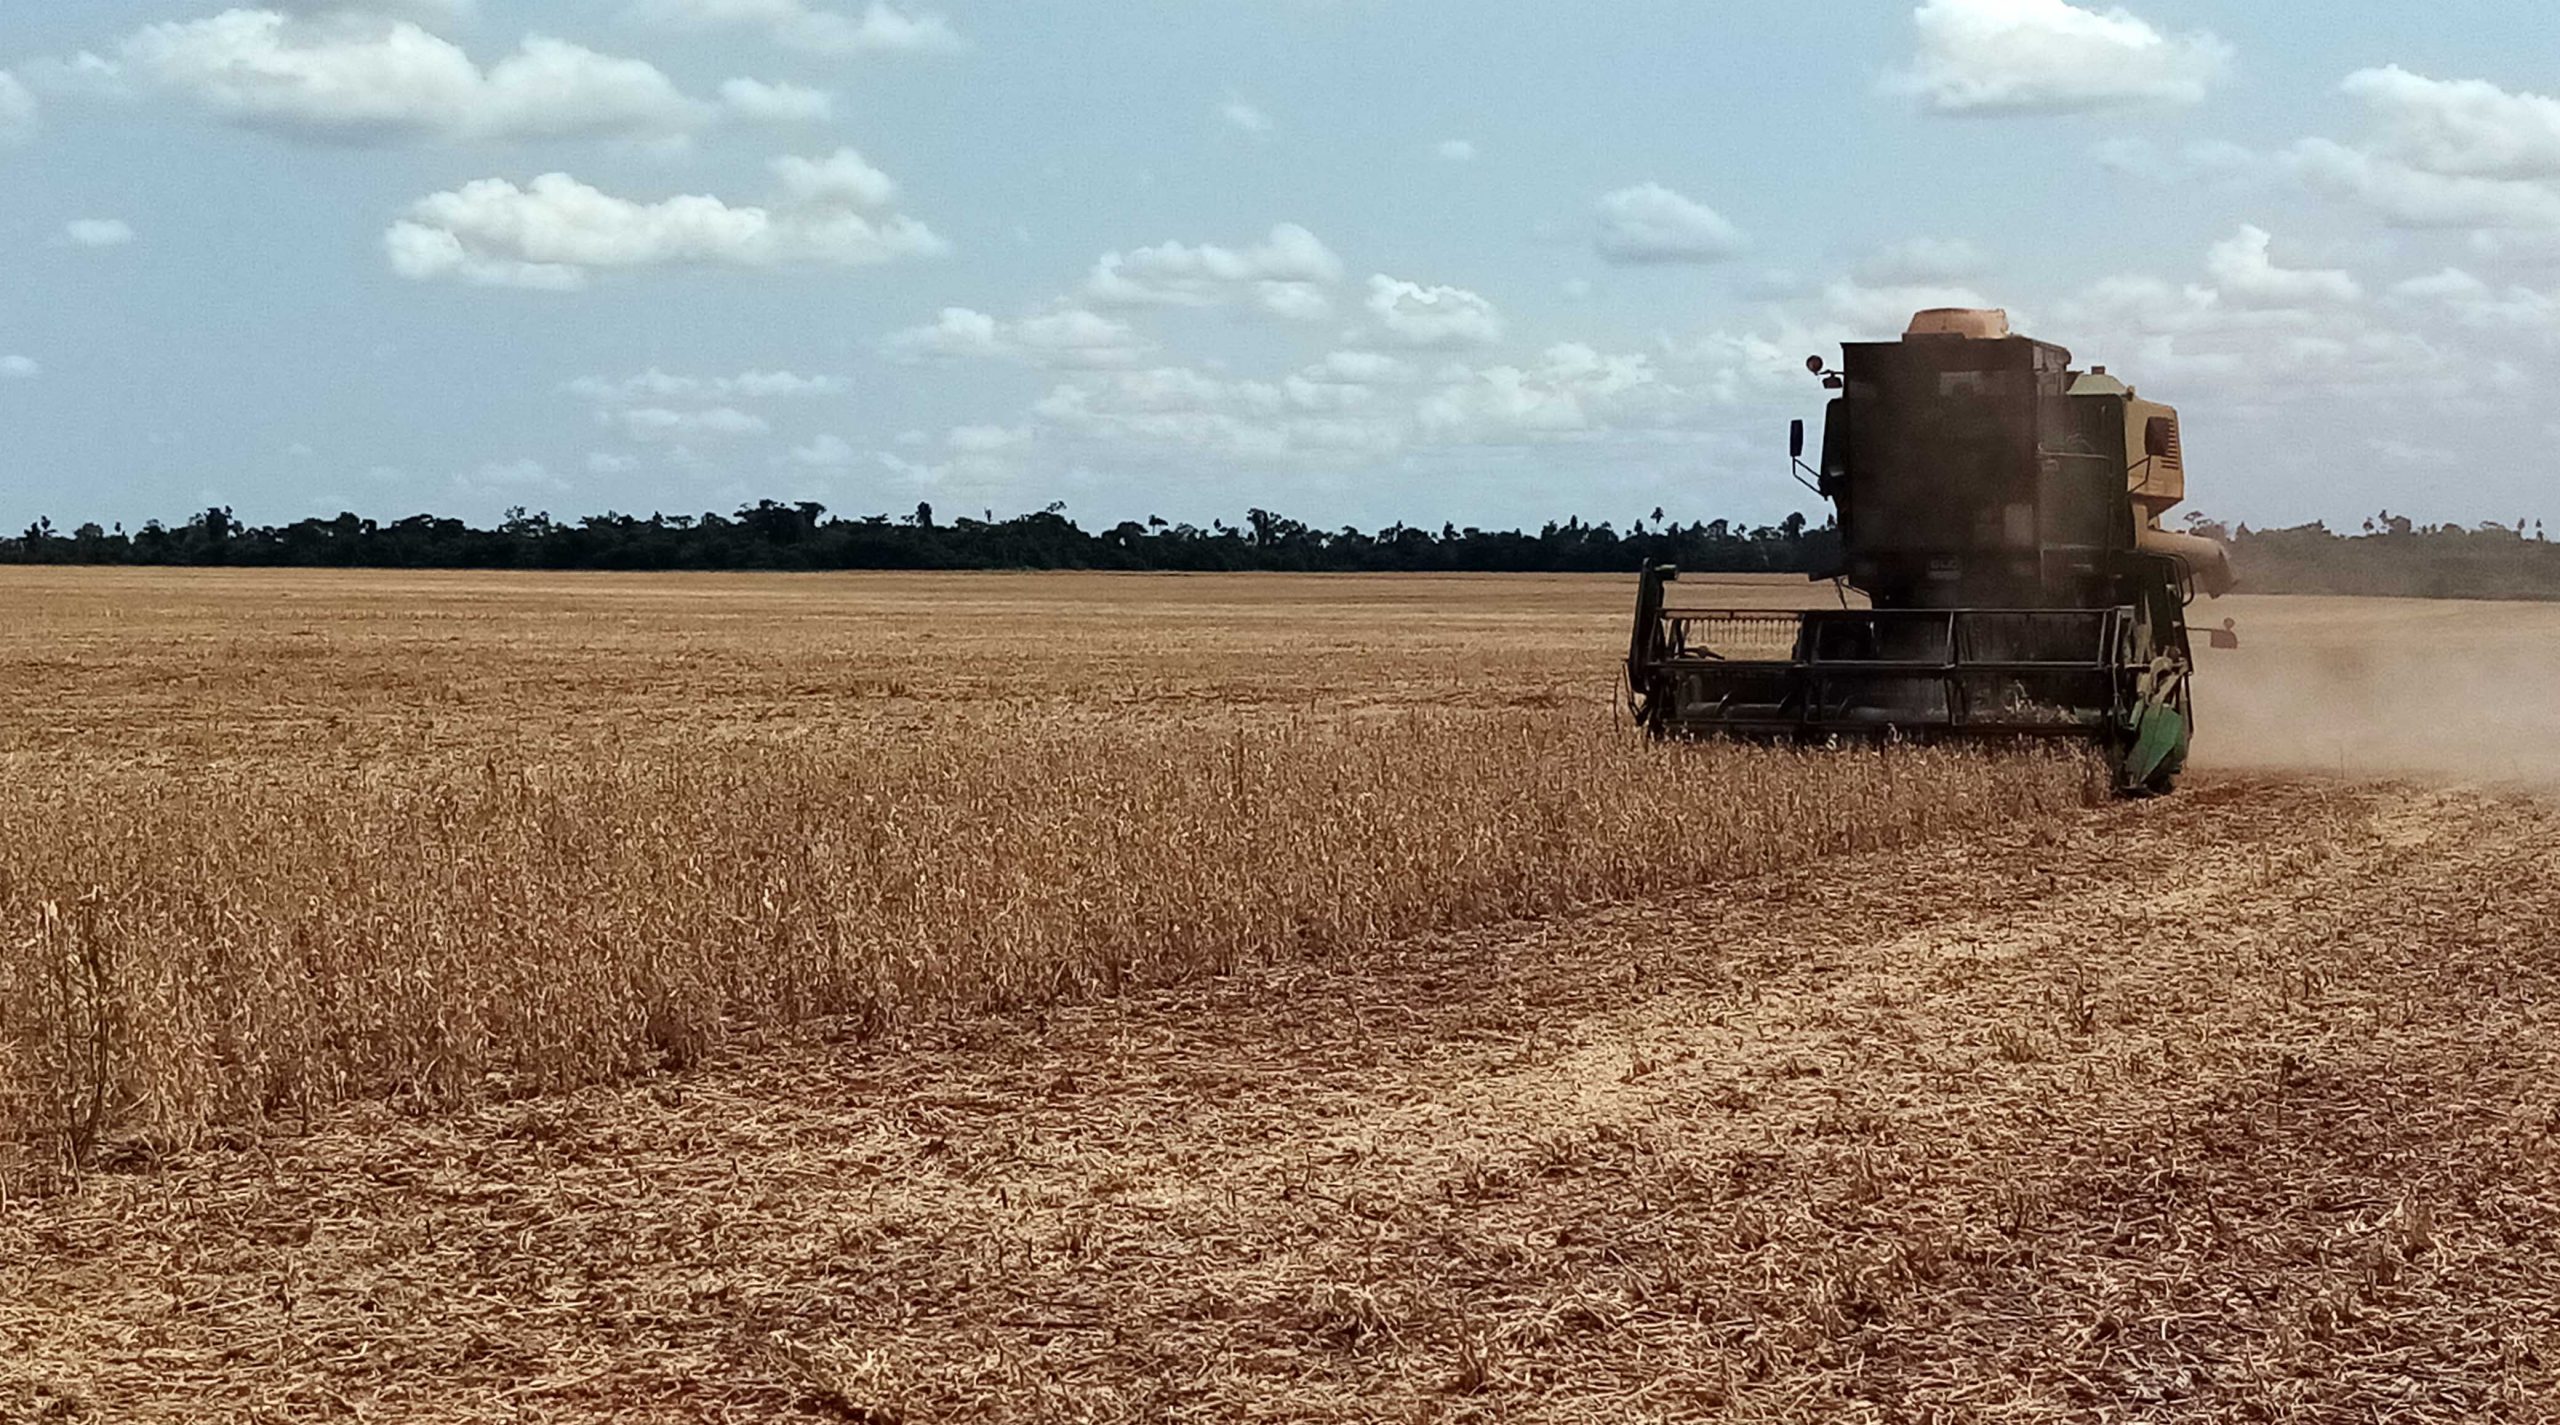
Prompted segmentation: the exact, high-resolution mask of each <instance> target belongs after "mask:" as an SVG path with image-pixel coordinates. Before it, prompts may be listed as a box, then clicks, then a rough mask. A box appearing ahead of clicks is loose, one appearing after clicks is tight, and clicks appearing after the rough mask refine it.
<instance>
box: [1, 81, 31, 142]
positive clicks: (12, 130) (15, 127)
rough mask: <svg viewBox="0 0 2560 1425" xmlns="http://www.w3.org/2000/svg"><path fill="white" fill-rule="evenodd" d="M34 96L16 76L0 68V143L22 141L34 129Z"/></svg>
mask: <svg viewBox="0 0 2560 1425" xmlns="http://www.w3.org/2000/svg"><path fill="white" fill-rule="evenodd" d="M37 112H38V111H37V109H36V96H35V95H33V94H31V93H29V92H27V86H25V85H24V84H21V83H19V82H18V76H16V75H14V74H11V73H10V72H9V71H7V70H5V69H0V144H12V143H23V142H25V141H26V139H27V136H28V135H30V134H33V133H34V132H35V131H36V115H37Z"/></svg>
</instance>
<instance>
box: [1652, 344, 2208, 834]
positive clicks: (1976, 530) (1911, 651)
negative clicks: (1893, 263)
mask: <svg viewBox="0 0 2560 1425" xmlns="http://www.w3.org/2000/svg"><path fill="white" fill-rule="evenodd" d="M1843 352H1844V356H1843V359H1842V362H1841V369H1840V370H1839V371H1836V372H1833V371H1826V370H1824V369H1823V362H1822V359H1821V358H1820V357H1815V358H1813V359H1812V360H1811V361H1809V362H1808V363H1806V364H1807V365H1808V367H1810V368H1811V369H1812V371H1813V372H1814V373H1815V374H1816V375H1818V376H1820V377H1821V378H1822V381H1823V385H1824V386H1825V387H1826V388H1828V389H1831V390H1835V391H1838V392H1839V393H1840V394H1839V395H1838V396H1837V397H1835V398H1834V399H1833V400H1832V401H1831V404H1830V409H1829V412H1828V414H1827V416H1826V419H1825V420H1824V422H1823V432H1822V463H1821V467H1820V468H1819V469H1818V470H1815V471H1813V472H1812V473H1813V474H1814V475H1815V476H1816V479H1815V480H1813V481H1808V482H1807V483H1808V484H1811V485H1812V486H1813V487H1814V488H1815V489H1816V490H1818V491H1819V492H1820V493H1821V494H1822V496H1823V497H1824V498H1826V499H1828V500H1830V501H1832V502H1833V503H1834V504H1835V505H1836V506H1837V507H1838V510H1839V529H1840V544H1841V556H1840V558H1841V562H1840V567H1838V568H1836V569H1829V570H1821V571H1817V572H1816V573H1815V574H1814V576H1813V577H1815V578H1817V579H1834V580H1837V581H1840V582H1841V583H1842V584H1843V585H1845V586H1846V588H1850V589H1856V590H1857V591H1859V592H1860V593H1862V594H1865V595H1866V596H1867V599H1868V601H1869V602H1870V603H1871V604H1872V605H1873V607H1871V608H1849V607H1845V606H1844V607H1842V608H1839V609H1836V610H1835V609H1823V610H1818V611H1815V612H1811V613H1775V612H1769V611H1738V610H1737V611H1710V610H1691V609H1677V608H1673V607H1671V606H1670V604H1669V595H1670V590H1671V587H1672V584H1673V582H1674V581H1675V580H1677V579H1678V578H1679V571H1678V570H1677V569H1674V568H1670V567H1668V566H1661V565H1648V566H1647V567H1646V569H1645V571H1644V582H1643V584H1642V586H1641V588H1640V590H1639V592H1638V594H1637V599H1636V622H1635V635H1634V638H1633V641H1632V643H1631V646H1630V647H1629V649H1628V653H1627V677H1628V684H1629V696H1630V698H1631V700H1632V704H1633V708H1634V711H1635V715H1636V720H1637V722H1638V723H1639V724H1641V725H1642V726H1643V727H1645V728H1646V729H1648V730H1649V731H1651V732H1653V733H1654V734H1656V735H1657V736H1664V737H1735V738H1746V739H1754V740H1760V741H1795V742H1825V741H1830V740H1833V739H1851V738H1863V739H1901V740H1906V741H1913V742H1928V741H1940V740H1947V739H1952V738H1974V739H1983V738H2025V737H2044V738H2072V739H2079V740H2082V741H2086V742H2089V743H2091V744H2094V745H2095V746H2097V747H2098V748H2100V749H2101V750H2102V751H2103V753H2104V755H2105V756H2106V758H2107V759H2108V761H2109V763H2110V765H2111V766H2112V767H2113V768H2114V774H2115V781H2116V787H2117V789H2118V790H2119V791H2120V792H2124V793H2129V794H2143V793H2159V792H2166V791H2168V790H2169V789H2170V788H2171V787H2172V786H2173V785H2174V784H2175V782H2176V780H2177V777H2178V774H2179V772H2180V771H2182V770H2183V769H2184V768H2185V766H2186V760H2187V746H2188V739H2189V736H2190V733H2191V730H2192V728H2193V724H2194V714H2193V704H2192V702H2191V700H2190V697H2189V690H2188V683H2189V680H2190V678H2191V677H2192V676H2193V674H2194V671H2195V656H2194V653H2193V651H2192V650H2191V649H2190V648H2189V646H2188V643H2187V620H2186V607H2187V605H2188V604H2189V603H2191V602H2193V601H2194V598H2195V595H2196V594H2197V592H2198V591H2199V590H2201V591H2202V592H2204V593H2207V594H2210V595H2213V596H2215V597H2219V596H2221V595H2222V594H2223V593H2225V592H2226V591H2228V590H2229V588H2230V587H2231V566H2230V561H2229V558H2228V556H2227V555H2226V554H2225V552H2224V551H2223V548H2222V546H2220V545H2219V544H2216V543H2214V542H2213V541H2212V540H2209V539H2203V538H2200V537H2198V536H2195V535H2190V534H2180V533H2175V532H2173V531H2170V530H2167V529H2164V528H2162V527H2161V524H2160V518H2161V516H2162V515H2163V514H2165V513H2167V512H2168V511H2169V510H2170V509H2172V508H2173V507H2175V506H2176V505H2177V504H2178V502H2179V501H2181V500H2183V499H2185V498H2186V484H2187V477H2186V468H2185V464H2184V462H2183V460H2182V458H2181V456H2180V453H2179V448H2178V413H2177V412H2176V411H2174V410H2171V409H2170V408H2169V407H2167V406H2164V405H2161V404H2159V403H2158V402H2156V401H2146V400H2143V399H2142V398H2141V397H2140V396H2138V395H2136V394H2135V392H2134V389H2133V388H2132V387H2131V386H2128V385H2126V384H2125V383H2123V382H2122V381H2119V380H2117V379H2116V378H2114V377H2113V376H2110V375H2108V374H2107V370H2106V368H2105V367H2103V366H2099V367H2092V368H2091V369H2089V370H2088V371H2085V372H2082V371H2074V370H2072V369H2071V353H2070V352H2068V351H2065V350H2063V349H2062V348H2061V347H2058V346H2054V345H2052V344H2050V343H2047V342H2041V341H2034V340H2030V339H2029V338H2026V337H2023V336H2014V335H2012V334H2011V333H2010V331H2009V318H2008V314H2007V313H2005V312H1998V311H1968V310H1960V309H1957V310H1939V311H1928V312H1922V313H1920V314H1919V315H1918V316H1916V317H1914V318H1912V320H1911V326H1910V329H1909V330H1908V331H1906V332H1905V333H1903V337H1902V340H1900V341H1892V342H1857V343H1851V344H1849V345H1848V346H1846V347H1844V348H1843ZM1792 445H1793V450H1792V454H1793V455H1794V456H1795V457H1796V460H1797V463H1798V465H1799V466H1801V465H1802V460H1803V455H1804V422H1802V421H1797V422H1795V426H1794V430H1793V432H1792ZM1798 478H1799V479H1801V478H1803V477H1802V476H1801V475H1800V476H1799V477H1798ZM1847 602H1848V599H1847V595H1846V593H1845V592H1844V593H1843V595H1842V603H1843V604H1844V605H1846V604H1847ZM2228 627H2229V626H2228V624H2226V625H2225V629H2224V631H2221V632H2217V633H2215V634H2214V636H2213V637H2214V641H2215V642H2216V643H2217V644H2223V643H2226V642H2230V641H2235V640H2233V637H2232V635H2231V634H2230V633H2229V632H2228Z"/></svg>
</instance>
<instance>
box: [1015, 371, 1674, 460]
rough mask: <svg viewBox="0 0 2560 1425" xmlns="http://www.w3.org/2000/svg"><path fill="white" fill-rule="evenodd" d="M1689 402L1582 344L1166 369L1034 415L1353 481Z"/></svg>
mask: <svg viewBox="0 0 2560 1425" xmlns="http://www.w3.org/2000/svg"><path fill="white" fill-rule="evenodd" d="M1684 399H1685V393H1682V392H1679V391H1677V390H1675V389H1673V388H1671V387H1670V386H1668V385H1667V384H1665V383H1664V382H1662V380H1661V378H1660V375H1659V373H1658V372H1657V371H1656V370H1655V369H1654V366H1653V363H1652V360H1651V358H1649V357H1646V356H1643V355H1618V354H1611V353H1604V352H1602V351H1600V350H1599V349H1597V348H1594V347H1591V346H1588V345H1585V344H1582V343H1579V342H1564V343H1558V344H1556V345H1553V346H1550V347H1549V348H1547V350H1546V351H1545V352H1544V353H1543V354H1542V355H1541V357H1540V358H1539V359H1537V360H1535V361H1530V362H1507V361H1506V362H1495V363H1491V364H1487V365H1484V366H1481V367H1479V366H1473V365H1469V364H1466V363H1450V364H1447V365H1444V366H1442V367H1441V368H1440V369H1439V370H1437V371H1434V372H1431V373H1429V374H1427V375H1426V374H1425V373H1422V372H1419V371H1417V370H1416V369H1415V368H1414V367H1413V366H1412V365H1411V364H1410V363H1408V362H1406V361H1404V360H1403V359H1401V358H1399V357H1394V356H1389V355H1385V354H1381V353H1377V352H1368V351H1356V350H1355V351H1342V352H1335V353H1332V354H1331V355H1329V356H1327V357H1326V358H1325V359H1323V360H1322V361H1319V362H1316V363H1314V364H1312V365H1309V366H1306V367H1303V368H1301V369H1299V370H1297V371H1295V372H1292V373H1290V374H1289V375H1287V376H1283V377H1280V378H1278V379H1274V380H1260V379H1235V378H1231V377H1228V376H1225V375H1222V374H1218V373H1213V372H1207V371H1202V370H1199V369H1196V368H1193V367H1185V366H1165V367H1154V368H1149V369H1145V370H1139V371H1127V372H1119V373H1114V374H1110V375H1107V376H1097V377H1089V378H1085V379H1082V380H1078V381H1073V382H1069V383H1066V384H1063V385H1060V386H1058V387H1056V388H1054V389H1052V390H1051V391H1050V392H1049V394H1048V395H1046V396H1044V397H1042V398H1041V399H1040V400H1039V401H1038V402H1036V403H1035V404H1034V406H1033V408H1032V411H1033V415H1034V416H1035V418H1036V419H1037V421H1038V422H1040V423H1041V424H1042V425H1043V426H1045V427H1047V428H1050V429H1053V430H1055V431H1058V432H1062V433H1064V434H1066V435H1069V436H1072V437H1076V438H1080V439H1084V440H1089V441H1097V442H1107V443H1109V444H1110V445H1111V446H1113V447H1114V448H1115V449H1116V450H1117V451H1119V452H1120V453H1122V454H1126V453H1127V452H1128V451H1130V450H1133V449H1144V448H1147V447H1161V448H1164V449H1168V450H1172V451H1177V452H1181V453H1183V454H1184V455H1209V456H1215V457H1218V458H1224V459H1233V460H1238V461H1248V462H1253V463H1257V464H1276V465H1287V466H1307V467H1335V468H1342V467H1356V466H1358V465H1361V464H1364V463H1368V462H1373V461H1376V460H1379V459H1384V458H1388V457H1393V456H1397V455H1400V454H1405V453H1409V452H1417V451H1424V450H1457V449H1463V448H1469V447H1481V446H1494V445H1518V444H1525V443H1532V442H1546V441H1557V440H1579V439H1590V438H1595V437H1602V436H1606V435H1608V434H1611V433H1613V432H1616V433H1625V432H1624V430H1623V429H1622V428H1621V423H1626V422H1633V423H1634V424H1635V425H1638V426H1643V425H1648V424H1649V423H1650V422H1651V420H1652V418H1653V416H1654V414H1655V410H1654V407H1653V405H1652V404H1651V403H1654V402H1661V403H1663V405H1664V407H1665V408H1669V407H1676V406H1677V405H1678V404H1679V403H1680V402H1681V401H1682V400H1684Z"/></svg>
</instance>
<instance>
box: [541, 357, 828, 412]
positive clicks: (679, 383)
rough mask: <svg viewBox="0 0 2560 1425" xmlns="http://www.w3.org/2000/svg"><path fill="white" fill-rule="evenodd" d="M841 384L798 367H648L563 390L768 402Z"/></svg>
mask: <svg viewBox="0 0 2560 1425" xmlns="http://www.w3.org/2000/svg"><path fill="white" fill-rule="evenodd" d="M844 388H845V385H844V382H843V381H842V380H841V379H839V378H837V377H833V376H803V375H801V374H800V373H798V372H796V371H747V372H741V373H740V374H738V375H736V376H678V375H671V374H669V373H667V372H665V371H661V370H659V369H658V368H656V367H654V366H652V367H650V368H649V369H648V370H646V371H643V372H641V373H640V374H639V375H637V376H624V377H619V378H615V377H605V376H581V377H579V378H578V379H577V380H575V381H572V382H570V383H569V384H568V386H567V387H566V388H565V389H566V390H567V391H568V392H569V393H570V394H571V395H574V396H579V397H582V398H584V399H586V400H590V401H593V402H595V403H597V404H598V405H622V404H638V403H657V404H663V403H666V402H669V401H715V402H734V401H772V400H788V399H792V398H796V397H803V396H832V395H836V394H838V393H840V392H842V391H843V390H844Z"/></svg>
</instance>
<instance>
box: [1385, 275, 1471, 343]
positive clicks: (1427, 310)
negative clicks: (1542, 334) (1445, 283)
mask: <svg viewBox="0 0 2560 1425" xmlns="http://www.w3.org/2000/svg"><path fill="white" fill-rule="evenodd" d="M1368 308H1369V315H1370V316H1371V317H1372V318H1374V319H1375V320H1376V321H1377V323H1378V326H1379V328H1380V329H1381V330H1383V331H1384V332H1385V333H1386V334H1387V335H1388V336H1389V337H1391V338H1392V339H1394V340H1395V341H1397V342H1400V343H1402V344H1403V345H1406V346H1417V347H1447V346H1489V345H1491V344H1493V343H1494V342H1497V341H1500V340H1502V313H1501V312H1500V311H1498V310H1496V309H1495V307H1494V305H1493V303H1491V302H1488V301H1486V300H1485V299H1484V298H1482V297H1479V296H1477V295H1476V294H1475V293H1473V292H1470V291H1468V290H1466V289H1465V288H1463V287H1425V286H1423V285H1421V284H1420V283H1417V282H1407V281H1404V280H1402V279H1400V278H1395V277H1389V276H1387V275H1386V274H1384V273H1380V274H1378V275H1376V276H1373V277H1371V278H1370V279H1369V300H1368Z"/></svg>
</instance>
